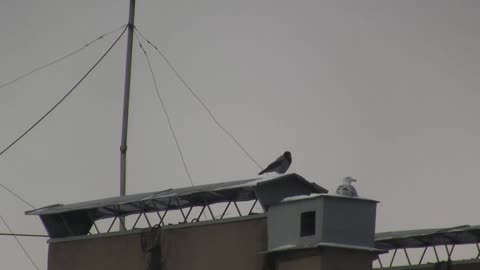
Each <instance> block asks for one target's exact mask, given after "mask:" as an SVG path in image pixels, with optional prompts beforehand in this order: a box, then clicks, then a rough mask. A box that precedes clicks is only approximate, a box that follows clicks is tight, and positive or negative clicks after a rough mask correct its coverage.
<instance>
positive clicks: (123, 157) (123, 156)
mask: <svg viewBox="0 0 480 270" xmlns="http://www.w3.org/2000/svg"><path fill="white" fill-rule="evenodd" d="M134 20H135V0H130V11H129V16H128V41H127V59H126V63H125V91H124V95H123V117H122V142H121V146H120V196H125V191H126V174H127V135H128V110H129V105H130V79H131V75H132V48H133V30H134ZM123 224H125V218H124V217H122V218H120V230H124V229H125V228H124V226H123Z"/></svg>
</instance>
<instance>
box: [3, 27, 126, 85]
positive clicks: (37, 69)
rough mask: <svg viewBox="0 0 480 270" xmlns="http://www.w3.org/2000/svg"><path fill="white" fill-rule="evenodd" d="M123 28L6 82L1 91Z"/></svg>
mask: <svg viewBox="0 0 480 270" xmlns="http://www.w3.org/2000/svg"><path fill="white" fill-rule="evenodd" d="M122 27H125V25H122V26H120V27H118V28H117V29H115V30H113V31H110V32H108V33H106V34H103V35H101V36H100V37H98V38H96V39H94V40H92V41H90V42H89V43H87V44H85V45H83V46H82V47H81V48H79V49H76V50H75V51H73V52H71V53H68V54H66V55H64V56H62V57H60V58H58V59H56V60H53V61H51V62H49V63H47V64H45V65H42V66H39V67H37V68H34V69H32V70H31V71H29V72H27V73H25V74H23V75H22V76H20V77H17V78H16V79H13V80H11V81H9V82H6V83H4V84H2V85H0V89H1V88H3V87H5V86H8V85H10V84H12V83H14V82H16V81H18V80H21V79H23V78H25V77H27V76H28V75H30V74H32V73H34V72H36V71H39V70H41V69H43V68H46V67H48V66H51V65H53V64H55V63H58V62H60V61H62V60H64V59H66V58H68V57H70V56H72V55H74V54H76V53H78V52H80V51H82V50H83V49H85V48H87V47H88V46H90V45H92V44H93V43H95V42H96V41H98V40H100V39H102V38H104V37H106V36H108V35H110V34H113V33H115V32H117V31H118V30H120V29H122Z"/></svg>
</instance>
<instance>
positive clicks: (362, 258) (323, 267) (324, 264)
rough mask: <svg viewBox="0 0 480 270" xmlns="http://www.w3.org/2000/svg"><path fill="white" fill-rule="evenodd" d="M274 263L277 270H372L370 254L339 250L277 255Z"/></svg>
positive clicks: (327, 249) (318, 250)
mask: <svg viewBox="0 0 480 270" xmlns="http://www.w3.org/2000/svg"><path fill="white" fill-rule="evenodd" d="M276 261H277V270H300V269H301V270H372V254H370V253H368V252H363V251H358V250H346V249H339V248H321V249H317V250H310V251H304V252H302V251H297V252H295V253H291V254H283V255H282V254H279V255H277V258H276Z"/></svg>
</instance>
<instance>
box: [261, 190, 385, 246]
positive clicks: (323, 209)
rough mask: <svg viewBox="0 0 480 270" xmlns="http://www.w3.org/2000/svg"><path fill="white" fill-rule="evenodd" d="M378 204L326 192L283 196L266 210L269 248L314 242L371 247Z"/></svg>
mask: <svg viewBox="0 0 480 270" xmlns="http://www.w3.org/2000/svg"><path fill="white" fill-rule="evenodd" d="M377 203H378V202H377V201H374V200H370V199H364V198H352V197H344V196H337V195H328V194H320V195H310V196H297V197H292V198H287V199H284V200H283V201H282V202H280V203H278V204H274V205H271V206H270V208H269V209H268V211H267V213H266V214H267V226H268V249H269V250H275V249H285V248H302V247H312V246H316V245H333V246H335V245H338V246H346V247H349V246H351V247H352V248H356V247H358V248H374V241H375V216H376V205H377ZM312 212H314V214H312ZM302 213H303V217H302ZM313 215H314V217H313ZM302 219H303V222H302ZM302 223H303V225H302ZM312 226H313V228H312ZM302 234H303V236H302Z"/></svg>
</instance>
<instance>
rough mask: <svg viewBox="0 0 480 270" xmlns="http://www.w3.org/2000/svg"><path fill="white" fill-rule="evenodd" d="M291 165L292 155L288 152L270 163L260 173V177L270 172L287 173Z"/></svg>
mask: <svg viewBox="0 0 480 270" xmlns="http://www.w3.org/2000/svg"><path fill="white" fill-rule="evenodd" d="M290 164H292V154H290V152H288V151H287V152H285V153H283V155H281V156H280V157H278V158H277V159H276V160H275V161H274V162H272V163H270V165H268V166H267V168H265V169H264V170H263V171H261V172H259V173H258V175H262V174H264V173H269V172H276V173H285V172H286V171H287V170H288V168H289V167H290Z"/></svg>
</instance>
